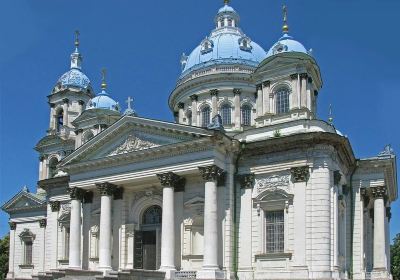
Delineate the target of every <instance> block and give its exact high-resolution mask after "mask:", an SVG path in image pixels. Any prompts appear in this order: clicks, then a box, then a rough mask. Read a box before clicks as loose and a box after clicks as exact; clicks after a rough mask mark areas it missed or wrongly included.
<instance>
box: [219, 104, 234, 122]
mask: <svg viewBox="0 0 400 280" xmlns="http://www.w3.org/2000/svg"><path fill="white" fill-rule="evenodd" d="M221 118H222V124H223V125H230V124H231V123H232V107H231V106H230V105H229V104H224V105H222V106H221Z"/></svg>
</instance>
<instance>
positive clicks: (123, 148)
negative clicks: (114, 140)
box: [108, 134, 159, 156]
mask: <svg viewBox="0 0 400 280" xmlns="http://www.w3.org/2000/svg"><path fill="white" fill-rule="evenodd" d="M157 146H159V145H157V144H155V143H152V142H149V141H146V140H142V139H140V138H138V137H137V136H135V135H132V134H130V135H129V136H128V137H127V139H126V140H125V142H124V143H122V144H121V145H120V146H118V147H117V148H116V149H115V150H114V151H112V152H111V153H110V154H109V155H108V156H115V155H119V154H126V153H130V152H135V151H140V150H145V149H149V148H152V147H157Z"/></svg>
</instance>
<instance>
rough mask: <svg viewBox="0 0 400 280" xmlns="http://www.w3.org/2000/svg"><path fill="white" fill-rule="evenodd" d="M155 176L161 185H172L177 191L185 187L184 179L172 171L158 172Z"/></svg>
mask: <svg viewBox="0 0 400 280" xmlns="http://www.w3.org/2000/svg"><path fill="white" fill-rule="evenodd" d="M157 177H158V180H160V183H161V186H163V187H173V188H174V189H175V191H178V192H179V191H183V190H184V188H185V184H186V179H185V178H184V177H181V176H179V175H177V174H175V173H174V172H166V173H160V174H157Z"/></svg>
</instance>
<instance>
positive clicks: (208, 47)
mask: <svg viewBox="0 0 400 280" xmlns="http://www.w3.org/2000/svg"><path fill="white" fill-rule="evenodd" d="M200 45H201V54H206V53H209V52H211V51H212V50H213V48H214V42H213V41H212V40H210V39H208V38H207V37H206V38H205V39H204V40H203V41H202V42H201V44H200Z"/></svg>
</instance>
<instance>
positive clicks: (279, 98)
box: [276, 88, 289, 114]
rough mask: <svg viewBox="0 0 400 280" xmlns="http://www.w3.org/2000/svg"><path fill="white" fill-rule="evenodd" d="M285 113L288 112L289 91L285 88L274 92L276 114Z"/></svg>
mask: <svg viewBox="0 0 400 280" xmlns="http://www.w3.org/2000/svg"><path fill="white" fill-rule="evenodd" d="M287 112H289V91H288V90H287V89H286V88H281V89H279V90H278V91H277V92H276V113H277V114H282V113H287Z"/></svg>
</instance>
